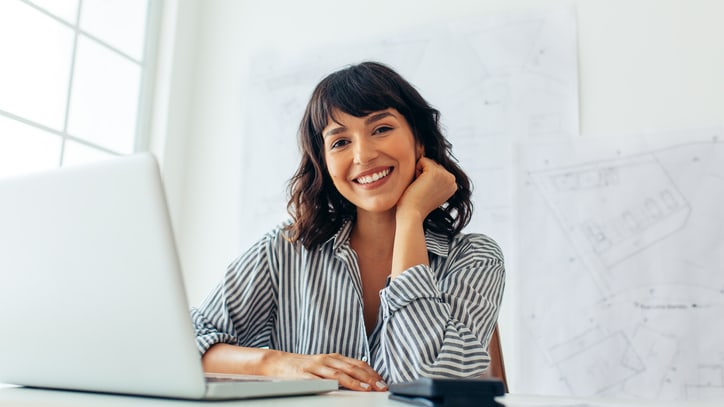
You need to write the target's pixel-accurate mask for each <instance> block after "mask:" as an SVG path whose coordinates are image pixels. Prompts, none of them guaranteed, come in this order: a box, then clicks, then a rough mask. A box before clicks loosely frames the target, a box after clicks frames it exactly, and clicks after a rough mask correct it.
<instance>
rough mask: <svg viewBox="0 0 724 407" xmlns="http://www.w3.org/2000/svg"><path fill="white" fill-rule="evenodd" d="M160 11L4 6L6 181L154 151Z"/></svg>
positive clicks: (0, 103) (119, 0)
mask: <svg viewBox="0 0 724 407" xmlns="http://www.w3.org/2000/svg"><path fill="white" fill-rule="evenodd" d="M158 7H160V6H159V0H32V1H31V0H1V1H0V61H2V62H1V63H0V177H2V176H7V175H13V174H19V173H23V172H29V171H36V170H41V169H47V168H54V167H58V166H63V165H68V164H75V163H82V162H88V161H93V160H97V159H100V158H104V157H109V156H114V155H122V154H128V153H132V152H134V151H138V150H142V149H145V148H146V146H145V145H144V141H143V140H145V139H146V132H147V129H146V128H147V127H148V126H147V116H148V115H147V112H145V107H146V106H150V103H149V100H150V96H151V92H150V89H151V83H150V82H151V81H150V78H151V74H152V67H151V58H149V55H151V54H152V53H151V52H150V50H151V49H152V45H153V41H151V40H149V39H151V38H152V37H153V31H154V30H152V29H150V28H149V27H155V26H156V25H157V21H156V20H158V17H157V15H158V12H157V9H158Z"/></svg>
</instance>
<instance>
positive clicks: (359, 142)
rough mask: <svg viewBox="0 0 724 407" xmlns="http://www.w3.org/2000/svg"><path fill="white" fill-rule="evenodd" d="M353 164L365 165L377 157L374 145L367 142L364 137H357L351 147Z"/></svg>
mask: <svg viewBox="0 0 724 407" xmlns="http://www.w3.org/2000/svg"><path fill="white" fill-rule="evenodd" d="M353 149H354V163H355V164H367V163H368V162H370V161H372V160H374V159H375V158H377V156H378V152H377V148H376V147H375V145H374V143H372V142H371V141H370V140H367V138H366V137H357V138H356V143H354V145H353Z"/></svg>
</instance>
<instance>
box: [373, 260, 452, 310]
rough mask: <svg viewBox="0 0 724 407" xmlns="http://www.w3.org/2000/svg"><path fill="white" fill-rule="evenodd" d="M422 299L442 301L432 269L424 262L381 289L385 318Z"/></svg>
mask: <svg viewBox="0 0 724 407" xmlns="http://www.w3.org/2000/svg"><path fill="white" fill-rule="evenodd" d="M420 299H431V300H433V301H435V302H442V296H441V292H440V290H439V289H438V287H437V285H436V284H435V278H434V276H433V273H432V270H431V269H430V267H429V266H426V265H423V264H420V265H417V266H414V267H411V268H409V269H407V270H405V271H404V272H403V273H402V274H400V275H399V276H398V277H397V278H395V279H394V280H392V281H391V282H390V283H389V285H388V286H387V287H385V288H383V289H382V290H381V291H380V301H381V305H382V311H383V315H384V317H385V318H387V317H389V316H390V315H392V314H393V313H395V312H397V311H398V310H400V309H402V308H404V307H406V306H407V305H408V304H410V303H412V302H414V301H417V300H420Z"/></svg>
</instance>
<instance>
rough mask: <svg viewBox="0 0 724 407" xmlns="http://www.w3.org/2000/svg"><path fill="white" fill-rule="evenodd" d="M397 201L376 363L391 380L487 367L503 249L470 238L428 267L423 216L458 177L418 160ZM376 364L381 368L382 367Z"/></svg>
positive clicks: (472, 372)
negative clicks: (408, 183) (411, 176)
mask: <svg viewBox="0 0 724 407" xmlns="http://www.w3.org/2000/svg"><path fill="white" fill-rule="evenodd" d="M417 172H418V173H417V178H416V179H415V181H414V182H413V183H412V184H410V187H409V188H408V190H407V191H406V192H405V194H403V196H402V198H401V199H400V202H399V203H398V206H397V212H396V218H397V224H396V233H395V242H394V252H393V262H392V273H391V281H390V284H389V285H388V287H386V288H385V289H384V290H382V292H381V294H380V296H381V308H382V313H383V318H384V320H383V326H382V329H381V331H380V341H379V347H378V348H377V349H376V352H375V353H377V355H376V357H375V358H374V360H375V361H376V364H375V368H377V370H378V371H381V372H383V374H384V375H385V376H387V377H389V378H390V379H391V380H393V381H405V380H411V379H413V378H415V377H417V376H419V375H424V376H475V375H479V374H480V373H481V372H482V371H483V370H484V369H485V368H487V366H488V364H489V360H490V359H489V356H488V353H487V344H488V341H489V339H490V335H491V333H492V330H493V327H494V325H495V322H496V320H497V316H498V309H499V305H500V301H501V299H502V292H503V286H504V274H505V272H504V267H503V259H502V253H501V251H500V248H499V247H498V246H497V244H496V243H495V242H494V241H492V240H491V239H489V238H487V237H484V236H482V235H471V236H468V237H466V238H465V241H463V239H458V240H456V241H455V242H454V243H453V245H452V246H454V247H451V252H449V253H446V255H447V258H444V259H441V260H440V261H441V262H444V266H442V265H440V264H437V265H436V270H437V271H436V272H433V270H432V269H431V268H430V261H429V259H428V248H427V245H426V241H425V232H424V228H423V221H424V219H425V217H426V216H427V215H428V214H429V213H430V212H432V210H434V209H435V208H437V207H439V206H440V205H442V204H443V203H444V202H445V201H447V199H449V198H450V196H452V195H453V194H454V193H455V191H456V190H457V184H456V183H455V177H454V175H452V174H451V173H449V172H448V171H447V170H445V169H444V168H443V167H442V166H440V165H439V164H437V163H436V162H434V161H432V160H430V159H427V158H424V157H423V158H421V159H420V160H419V162H418V167H417ZM378 364H379V365H378Z"/></svg>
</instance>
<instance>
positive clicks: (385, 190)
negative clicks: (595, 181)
mask: <svg viewBox="0 0 724 407" xmlns="http://www.w3.org/2000/svg"><path fill="white" fill-rule="evenodd" d="M438 118H439V112H438V111H437V110H435V109H433V108H432V107H430V105H428V103H427V102H426V101H425V100H424V99H423V98H422V97H421V96H420V94H419V93H418V92H417V91H416V90H415V89H414V88H413V87H412V86H411V85H410V84H409V83H408V82H407V81H405V80H404V79H403V78H402V77H400V76H399V75H398V74H397V73H396V72H394V71H393V70H391V69H390V68H388V67H386V66H384V65H381V64H378V63H374V62H366V63H361V64H358V65H354V66H350V67H347V68H345V69H342V70H340V71H338V72H335V73H332V74H331V75H329V76H328V77H326V78H325V79H324V80H322V82H320V83H319V84H318V85H317V87H316V89H315V90H314V92H313V94H312V97H311V100H310V101H309V104H308V105H307V108H306V111H305V113H304V117H303V119H302V122H301V125H300V129H299V136H300V143H301V147H302V150H303V151H302V160H301V163H300V165H299V168H298V170H297V172H296V174H295V175H294V177H293V178H292V179H291V181H290V185H289V191H290V200H289V203H288V209H289V213H290V215H291V217H292V219H291V222H289V223H287V224H285V225H283V226H281V227H279V228H277V229H275V230H273V231H272V232H270V233H269V234H267V235H266V236H264V237H263V238H262V239H261V240H259V241H258V242H257V243H256V244H255V245H253V246H252V247H251V248H250V249H249V250H248V251H247V252H246V253H244V254H243V255H242V256H241V257H239V258H238V259H237V260H236V261H235V262H234V263H232V264H231V265H230V266H229V268H228V270H227V272H226V275H225V278H224V280H223V281H222V282H221V283H220V284H219V286H218V287H217V288H216V289H215V290H214V291H213V292H212V293H211V294H210V295H209V297H208V298H207V299H206V300H205V301H204V303H203V304H202V305H201V306H200V307H199V308H194V309H192V311H191V312H192V317H193V320H194V325H195V327H196V335H197V344H198V346H199V349H200V351H201V353H202V354H203V365H204V369H205V370H206V371H210V372H225V373H244V374H261V375H269V376H298V377H323V378H333V379H337V380H338V381H339V383H340V385H341V386H344V387H346V388H348V389H352V390H360V391H385V390H387V385H386V382H398V381H407V380H411V379H414V378H415V377H417V376H458V377H466V376H477V375H479V374H480V373H481V372H483V371H484V370H485V369H486V368H487V365H488V364H489V357H488V353H487V345H488V341H489V339H490V336H491V333H492V331H493V327H494V325H495V322H496V319H497V315H498V309H499V305H500V301H501V297H502V293H503V286H504V268H503V259H502V254H501V251H500V248H499V247H498V246H497V244H496V243H495V242H494V241H493V240H491V239H490V238H488V237H487V236H484V235H481V234H464V233H461V230H462V229H463V227H465V225H466V224H467V223H468V221H469V220H470V216H471V210H472V204H471V202H470V195H471V186H470V180H469V178H468V177H467V176H466V175H465V173H464V172H463V171H462V170H461V169H460V167H459V166H458V165H457V164H456V163H455V161H454V160H453V159H452V155H451V152H450V144H449V142H448V141H447V140H446V139H445V137H444V136H443V134H442V133H441V130H440V125H439V123H438Z"/></svg>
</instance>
